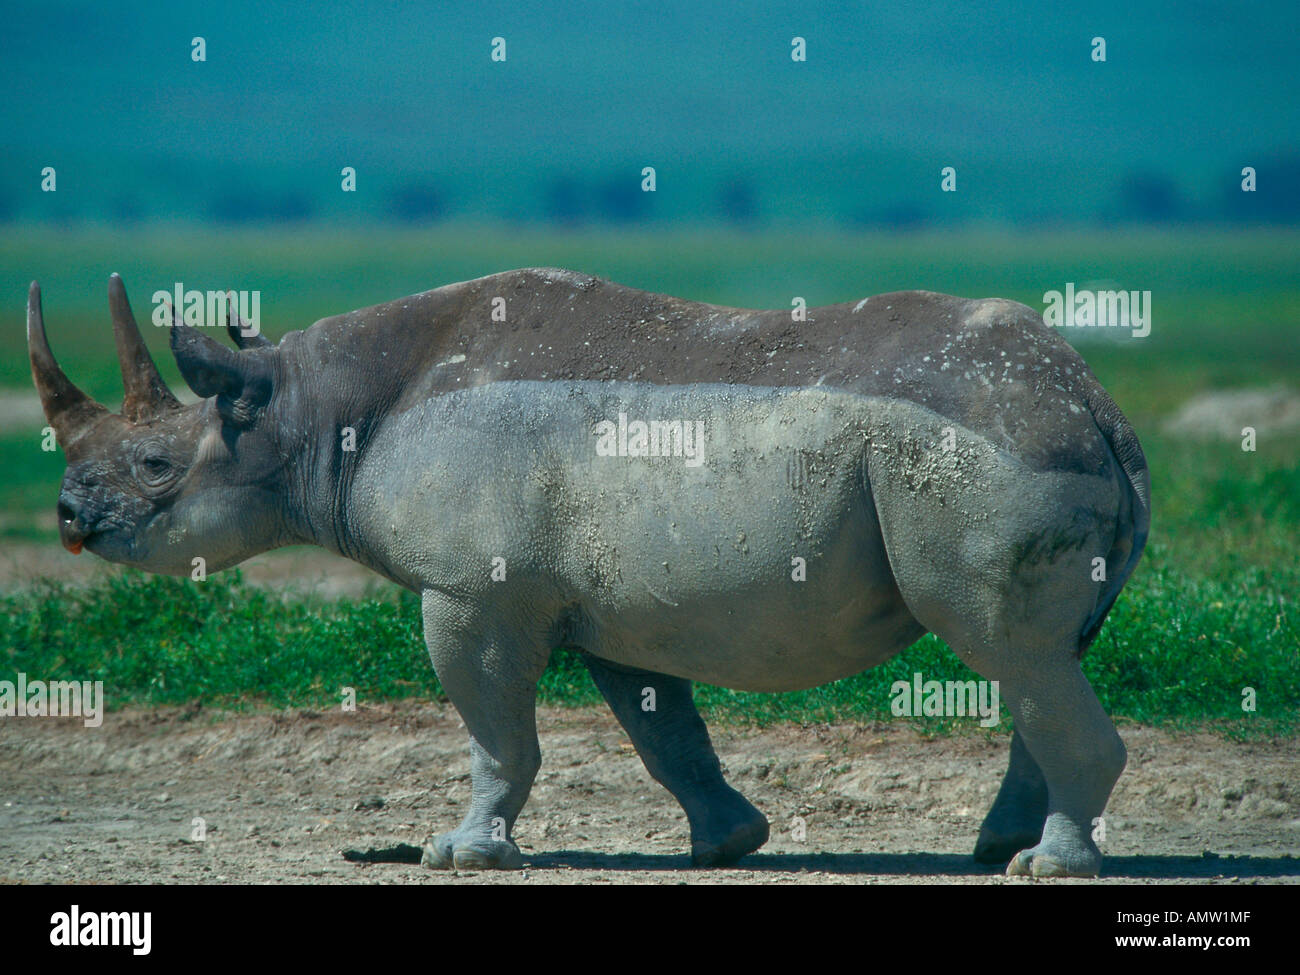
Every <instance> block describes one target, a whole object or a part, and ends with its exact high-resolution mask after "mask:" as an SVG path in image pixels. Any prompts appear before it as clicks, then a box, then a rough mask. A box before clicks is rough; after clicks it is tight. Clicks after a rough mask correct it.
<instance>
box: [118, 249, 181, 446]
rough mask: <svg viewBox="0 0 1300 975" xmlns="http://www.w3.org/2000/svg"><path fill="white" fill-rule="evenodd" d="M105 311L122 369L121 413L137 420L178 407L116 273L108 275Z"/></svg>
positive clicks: (135, 421) (178, 402)
mask: <svg viewBox="0 0 1300 975" xmlns="http://www.w3.org/2000/svg"><path fill="white" fill-rule="evenodd" d="M108 310H109V314H110V315H112V318H113V339H114V340H115V341H116V342H117V361H118V364H119V365H120V366H121V368H122V385H123V387H125V389H126V399H125V400H123V401H122V415H123V416H124V417H126V418H127V419H128V420H130V421H131V422H132V423H138V422H140V421H141V420H148V419H150V418H152V417H155V416H157V415H159V414H160V413H165V412H169V411H171V410H176V409H180V405H181V404H180V401H179V400H178V399H176V397H175V396H173V395H172V391H171V390H170V389H168V388H167V384H166V383H165V382H164V381H163V377H162V374H161V373H159V372H158V367H157V366H156V365H155V364H154V361H153V357H152V356H151V355H149V348H148V346H146V345H145V344H144V338H143V337H142V336H141V335H140V326H139V325H137V324H136V321H135V315H134V314H132V312H131V302H130V301H128V300H127V297H126V287H125V286H124V285H123V284H122V278H121V276H120V275H117V274H112V275H109V278H108Z"/></svg>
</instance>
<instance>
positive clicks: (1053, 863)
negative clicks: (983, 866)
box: [1007, 849, 1100, 879]
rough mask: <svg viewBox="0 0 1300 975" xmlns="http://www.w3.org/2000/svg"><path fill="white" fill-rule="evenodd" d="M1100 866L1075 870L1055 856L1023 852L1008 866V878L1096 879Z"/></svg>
mask: <svg viewBox="0 0 1300 975" xmlns="http://www.w3.org/2000/svg"><path fill="white" fill-rule="evenodd" d="M1099 872H1100V871H1099V867H1098V866H1078V867H1075V868H1073V869H1071V867H1069V866H1068V865H1067V864H1065V863H1063V862H1062V861H1061V860H1058V859H1057V858H1056V857H1054V856H1050V855H1049V854H1046V853H1036V852H1035V851H1034V850H1032V849H1029V850H1021V851H1020V852H1019V853H1017V854H1016V855H1015V856H1014V857H1012V858H1011V862H1010V863H1008V864H1007V876H1008V877H1033V878H1034V879H1038V878H1039V877H1095V876H1097V874H1098V873H1099Z"/></svg>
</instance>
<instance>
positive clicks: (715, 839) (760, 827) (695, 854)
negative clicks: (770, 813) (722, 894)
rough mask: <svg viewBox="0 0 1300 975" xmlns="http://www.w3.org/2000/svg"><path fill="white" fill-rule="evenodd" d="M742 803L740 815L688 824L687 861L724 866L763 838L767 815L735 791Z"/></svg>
mask: <svg viewBox="0 0 1300 975" xmlns="http://www.w3.org/2000/svg"><path fill="white" fill-rule="evenodd" d="M736 798H738V799H740V801H741V802H742V803H744V807H743V811H742V813H741V816H740V817H739V818H737V819H733V820H731V821H730V823H728V824H726V825H724V824H721V823H718V822H717V821H716V819H715V820H714V821H713V822H711V823H709V824H708V827H709V828H706V829H697V828H695V824H692V827H691V865H692V866H695V867H725V866H728V865H730V864H733V863H735V862H736V861H737V860H739V859H740V858H741V857H743V856H745V855H746V854H748V853H753V852H754V851H755V850H757V849H758V848H759V847H760V846H762V845H763V844H764V843H766V842H767V837H768V825H767V818H766V817H765V816H764V815H763V814H762V813H761V812H759V811H758V810H757V809H755V808H754V807H753V806H751V805H750V804H749V803H748V802H747V801H746V800H745V799H743V798H741V797H740V796H739V795H738V794H737V796H736Z"/></svg>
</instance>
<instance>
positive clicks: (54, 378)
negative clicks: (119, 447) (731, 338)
mask: <svg viewBox="0 0 1300 975" xmlns="http://www.w3.org/2000/svg"><path fill="white" fill-rule="evenodd" d="M27 355H28V358H29V359H30V360H31V364H32V380H33V381H34V382H35V383H36V392H37V393H39V394H40V397H41V408H42V409H43V410H44V411H45V418H46V419H47V420H49V422H50V426H51V427H53V428H54V434H55V436H56V437H57V438H58V440H59V443H60V444H62V445H63V448H64V450H65V451H66V450H67V448H68V446H69V445H71V444H72V442H73V441H74V440H76V439H77V438H78V437H80V436H81V435H82V434H83V433H85V432H86V431H87V430H89V429H90V428H91V427H92V426H94V424H95V421H97V420H98V419H99V418H100V417H102V416H106V415H107V414H108V410H106V409H105V408H104V407H102V406H100V405H99V404H98V403H96V402H95V401H94V400H93V399H91V398H90V397H89V396H87V395H86V394H85V393H83V392H82V391H81V390H79V389H78V388H77V387H76V386H74V385H73V384H72V381H71V380H70V379H68V377H67V376H65V375H64V374H63V370H62V369H60V368H59V364H58V362H56V361H55V359H54V353H53V352H51V351H50V343H49V340H48V339H46V337H45V317H44V315H43V314H42V312H41V286H40V285H39V284H37V283H36V282H35V281H33V282H32V286H31V288H30V289H29V290H28V292H27Z"/></svg>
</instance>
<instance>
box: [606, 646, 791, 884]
mask: <svg viewBox="0 0 1300 975" xmlns="http://www.w3.org/2000/svg"><path fill="white" fill-rule="evenodd" d="M583 659H584V660H585V661H586V663H587V668H588V670H590V671H591V676H592V679H593V680H594V681H595V682H596V686H597V687H598V688H600V692H601V694H603V695H604V696H605V700H606V701H608V702H609V706H610V708H611V710H613V712H614V716H615V717H616V718H618V720H619V723H620V724H622V726H623V728H624V729H625V730H626V731H627V734H628V737H629V738H631V739H632V744H633V745H634V746H636V750H637V754H638V755H640V756H641V761H642V762H644V763H645V767H646V770H647V771H648V772H649V773H650V774H651V775H652V776H654V778H655V780H656V781H658V782H659V783H660V784H661V785H663V786H664V788H666V789H667V790H668V791H669V792H671V793H672V794H673V796H674V797H675V798H676V799H677V801H678V802H679V803H680V804H681V807H682V809H683V810H684V811H685V813H686V819H687V821H688V822H689V823H690V826H691V861H692V863H693V864H694V865H695V866H697V867H716V866H723V865H725V864H729V863H734V862H735V861H736V860H739V859H740V858H741V857H743V856H744V855H745V854H747V853H752V852H753V851H754V850H757V849H758V848H759V847H760V846H762V845H763V844H764V843H766V842H767V837H768V825H767V819H766V818H764V816H763V814H762V813H761V812H759V811H758V810H757V809H755V808H754V807H753V806H752V805H751V804H750V803H749V801H748V800H747V799H746V798H745V797H744V796H742V795H741V794H740V793H739V792H737V791H736V790H735V789H733V788H732V787H731V786H729V785H728V784H727V782H726V780H725V779H724V778H723V777H722V766H721V764H720V763H719V761H718V756H717V754H716V753H715V752H714V751H713V743H712V742H711V741H710V740H709V732H708V729H707V728H706V727H705V726H704V721H703V720H702V719H701V718H700V714H699V712H698V711H696V710H695V701H694V699H693V698H692V696H691V682H690V681H689V680H685V679H683V678H681V677H669V676H667V675H666V674H657V673H654V672H653V671H649V670H637V669H636V668H633V667H625V666H622V665H620V664H614V663H610V662H609V661H607V660H601V659H600V658H599V657H595V656H593V655H591V654H589V653H584V654H583ZM647 688H649V689H651V690H653V692H654V693H653V697H652V696H651V695H649V694H647V693H646V690H647ZM651 700H653V709H651V708H650V707H649V704H650V702H651Z"/></svg>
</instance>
